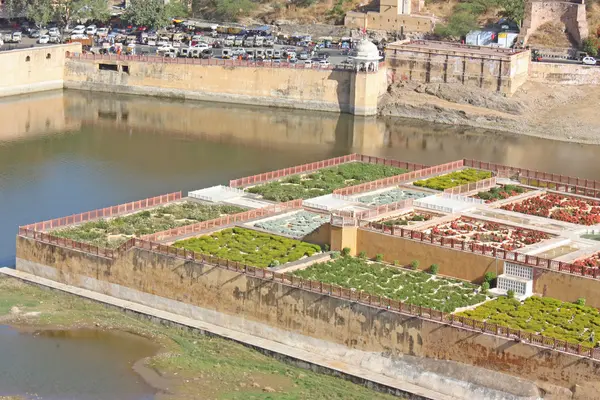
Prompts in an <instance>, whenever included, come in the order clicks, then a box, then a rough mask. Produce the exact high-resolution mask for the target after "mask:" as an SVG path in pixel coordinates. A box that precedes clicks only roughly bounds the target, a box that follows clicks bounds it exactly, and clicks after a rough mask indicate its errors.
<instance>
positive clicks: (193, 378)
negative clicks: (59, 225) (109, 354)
mask: <svg viewBox="0 0 600 400" xmlns="http://www.w3.org/2000/svg"><path fill="white" fill-rule="evenodd" d="M0 318H2V324H7V325H12V326H18V327H20V329H27V330H33V331H36V330H37V331H38V332H44V331H45V330H46V329H49V328H51V329H52V330H53V331H55V332H60V331H61V330H65V331H66V330H69V331H73V330H84V329H92V330H96V331H104V332H125V333H127V334H134V335H138V336H141V337H143V338H145V339H148V340H149V341H150V342H152V343H153V344H154V345H155V346H157V348H159V350H158V354H156V355H155V356H150V357H145V358H142V359H140V360H139V361H137V362H135V363H134V364H133V366H132V367H131V368H132V369H133V370H134V371H135V372H137V373H138V374H139V375H140V376H141V377H143V378H144V379H145V380H146V381H147V382H148V383H150V384H151V385H152V386H153V387H155V388H156V389H157V390H158V391H159V393H158V394H157V395H156V396H155V399H157V400H174V399H177V400H197V399H199V398H207V399H214V398H223V397H225V398H230V399H245V398H267V396H268V397H269V398H272V399H284V398H285V399H288V398H301V399H306V400H316V399H323V398H344V399H349V400H352V399H355V400H367V399H369V400H370V399H373V400H378V399H381V400H391V399H397V398H398V397H394V396H391V395H387V394H382V393H378V392H374V391H371V390H369V389H367V388H366V387H363V386H360V385H356V384H353V383H352V382H349V381H346V380H343V379H339V378H335V377H332V376H327V375H321V374H317V373H314V372H312V371H307V370H304V369H301V368H297V367H294V366H291V365H289V364H285V363H282V362H280V361H276V360H274V359H272V358H270V357H267V356H265V355H263V354H261V353H259V352H257V351H255V350H252V349H249V348H247V347H244V346H242V345H239V344H237V343H234V342H231V341H226V340H223V339H219V338H213V337H207V336H201V335H199V334H195V333H190V332H189V331H188V330H184V329H177V328H172V327H166V326H162V325H156V324H153V323H151V322H149V321H146V320H141V319H137V318H135V317H132V316H130V315H126V314H124V313H122V312H120V311H117V310H116V309H112V308H106V307H104V306H103V305H101V304H99V303H95V302H91V301H88V300H84V299H81V298H78V297H74V296H71V295H68V294H64V293H59V292H55V291H50V290H45V289H42V288H39V287H35V286H30V285H27V284H25V283H23V282H20V281H17V280H15V279H12V278H5V277H0ZM32 357H34V356H33V355H32ZM93 378H94V377H90V379H93ZM119 398H122V397H119ZM0 399H1V398H0ZM1 400H5V399H1ZM10 400H16V399H10Z"/></svg>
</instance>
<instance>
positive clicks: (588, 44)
mask: <svg viewBox="0 0 600 400" xmlns="http://www.w3.org/2000/svg"><path fill="white" fill-rule="evenodd" d="M581 50H583V51H585V52H586V53H588V54H589V55H590V56H592V57H596V56H597V55H598V39H596V38H593V37H591V36H590V37H588V38H586V39H584V40H583V44H582V46H581Z"/></svg>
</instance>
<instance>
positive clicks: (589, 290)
mask: <svg viewBox="0 0 600 400" xmlns="http://www.w3.org/2000/svg"><path fill="white" fill-rule="evenodd" d="M533 271H534V275H533V278H534V279H533V292H534V293H538V294H541V295H544V296H548V297H554V298H556V299H560V300H563V301H569V302H574V301H576V300H577V299H578V298H580V297H584V298H585V301H586V304H587V305H589V306H592V307H600V291H598V285H600V282H598V280H597V279H593V278H586V277H583V276H577V275H571V274H565V273H561V272H557V271H549V270H545V269H541V268H534V270H533Z"/></svg>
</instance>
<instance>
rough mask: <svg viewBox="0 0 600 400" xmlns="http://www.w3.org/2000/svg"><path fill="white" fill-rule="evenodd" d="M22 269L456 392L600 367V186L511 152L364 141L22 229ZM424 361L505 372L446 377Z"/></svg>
mask: <svg viewBox="0 0 600 400" xmlns="http://www.w3.org/2000/svg"><path fill="white" fill-rule="evenodd" d="M16 267H17V270H18V271H19V272H21V273H24V274H32V275H36V276H38V277H42V278H46V279H50V280H53V281H57V282H61V283H65V284H68V285H71V286H75V287H79V288H84V289H88V290H92V291H95V292H99V293H103V294H107V295H110V296H113V297H117V298H121V299H124V300H129V301H132V302H136V303H140V304H144V305H147V306H151V307H155V308H156V309H159V310H164V311H169V312H173V313H176V314H180V315H183V316H187V317H191V318H198V319H202V320H206V321H208V322H210V323H215V324H217V325H219V326H224V327H227V328H231V329H236V330H239V331H243V332H245V333H250V334H252V335H255V336H258V337H266V338H269V339H271V340H276V341H278V342H280V343H282V344H285V345H288V346H294V347H296V348H300V349H302V350H303V351H313V352H315V351H316V352H323V354H327V355H328V356H330V357H331V358H337V359H339V360H341V361H343V362H346V363H350V364H352V363H353V362H357V363H358V364H360V365H361V366H362V367H364V368H365V369H367V370H371V371H377V373H379V374H382V375H383V376H388V377H391V378H394V379H403V380H405V381H407V382H409V383H411V384H414V385H417V386H420V387H425V388H427V389H428V390H433V391H437V392H439V393H440V395H452V394H455V393H457V392H456V391H457V390H459V389H458V388H459V387H460V390H461V391H462V392H461V393H464V395H465V396H467V397H468V396H471V395H472V396H475V394H474V393H475V392H469V390H478V389H477V388H478V387H485V388H486V390H491V391H494V393H496V394H497V393H509V394H510V395H511V396H512V397H510V396H509V397H506V398H535V394H532V393H528V394H527V395H525V394H524V393H525V392H526V391H522V392H519V393H516V391H519V390H520V389H519V388H515V387H510V386H511V385H503V383H502V382H503V379H502V378H501V376H504V375H503V374H506V375H508V376H512V377H515V378H511V379H517V378H516V377H518V379H523V380H526V381H531V382H535V383H536V385H537V386H536V388H540V390H542V388H543V391H544V392H545V393H548V392H550V393H563V392H561V391H564V390H566V391H569V390H570V389H569V388H571V387H572V386H573V385H575V384H576V385H578V386H580V387H582V388H583V389H582V390H583V391H584V392H585V390H587V388H588V385H591V384H592V382H593V381H594V380H595V376H596V375H595V374H596V371H597V370H598V367H599V366H600V363H599V361H600V350H598V349H597V345H598V341H599V340H600V313H599V312H598V309H597V307H600V290H598V289H599V288H600V282H599V281H598V278H600V272H599V270H600V182H598V181H592V180H583V179H578V178H574V177H566V176H562V175H558V174H551V173H544V172H539V171H532V170H527V169H522V168H518V167H512V166H507V165H498V164H492V163H487V162H481V161H474V160H458V161H454V162H451V163H446V164H442V165H435V166H426V165H420V164H415V163H407V162H402V161H397V160H392V159H383V158H378V157H371V156H365V155H360V154H351V155H347V156H343V157H338V158H333V159H328V160H323V161H319V162H314V163H310V164H305V165H300V166H295V167H289V168H285V169H282V170H277V171H271V172H266V173H263V174H260V175H255V176H250V177H244V178H239V179H234V180H232V181H230V182H229V183H228V184H227V185H222V186H214V187H210V188H203V189H198V190H194V191H191V192H189V193H188V194H187V196H183V194H182V193H181V192H177V193H170V194H166V195H162V196H157V197H154V198H149V199H144V200H139V201H135V202H131V203H127V204H122V205H117V206H111V207H107V208H104V209H99V210H94V211H89V212H86V213H82V214H77V215H71V216H68V217H62V218H57V219H54V220H49V221H43V222H38V223H33V224H31V225H27V226H22V227H20V228H19V232H18V236H17V260H16ZM400 356H402V357H401V359H399V357H400ZM348 357H349V358H348ZM365 357H368V359H369V360H370V361H369V362H368V363H366V364H365V362H366V361H365V360H366V358H365ZM410 357H414V358H416V359H424V360H436V361H439V362H455V363H459V364H460V365H465V366H472V368H482V369H485V370H486V371H489V374H492V375H491V377H488V378H489V379H487V380H485V379H484V378H477V379H480V380H476V382H474V384H473V387H472V388H470V389H468V388H467V389H466V388H465V387H464V385H463V386H461V385H460V384H458V383H456V384H454V383H448V384H445V385H446V386H445V388H440V385H438V384H434V383H432V382H427V381H426V380H424V379H423V378H421V377H418V376H413V377H407V376H406V374H403V373H402V372H401V371H402V365H401V363H409V364H410V363H411V362H412V361H410V360H411V358H410ZM505 360H512V361H511V362H505ZM382 365H387V367H386V368H383V369H381V368H380V367H381V366H382ZM411 365H412V367H414V368H417V370H418V371H420V372H422V373H425V372H428V371H429V372H431V371H433V370H436V371H437V372H436V374H438V375H440V376H441V375H443V373H442V372H440V371H439V368H437V369H436V368H433V367H431V365H430V366H428V365H426V363H424V364H423V363H419V364H418V366H415V365H416V364H414V365H413V364H411ZM442 369H443V368H442ZM448 374H450V375H451V373H450V372H448ZM493 374H496V375H493ZM484 375H485V374H484ZM436 376H437V375H436ZM454 378H456V377H454ZM440 379H441V378H440ZM456 379H458V378H456ZM542 381H543V383H541V382H542ZM438 383H439V382H438ZM471 383H473V382H471ZM453 385H454V386H453ZM478 385H479V386H478ZM383 386H385V385H383ZM517 386H518V385H517ZM384 390H391V389H389V387H388V388H387V389H384ZM490 393H491V392H490ZM496 394H495V395H496ZM530 395H531V396H530ZM421 398H435V396H433V397H427V396H424V397H421ZM471 398H474V397H471ZM489 398H492V397H489ZM557 398H559V397H557ZM582 398H584V397H582Z"/></svg>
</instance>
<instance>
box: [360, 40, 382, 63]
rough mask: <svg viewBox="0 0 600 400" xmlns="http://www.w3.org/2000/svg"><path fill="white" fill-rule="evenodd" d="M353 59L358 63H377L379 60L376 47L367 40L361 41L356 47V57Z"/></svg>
mask: <svg viewBox="0 0 600 400" xmlns="http://www.w3.org/2000/svg"><path fill="white" fill-rule="evenodd" d="M354 58H355V59H356V60H360V61H377V60H380V59H381V57H380V56H379V50H378V49H377V46H375V44H374V43H373V42H371V41H370V40H368V39H367V38H363V39H361V40H360V42H358V44H357V45H356V56H355V57H354Z"/></svg>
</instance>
